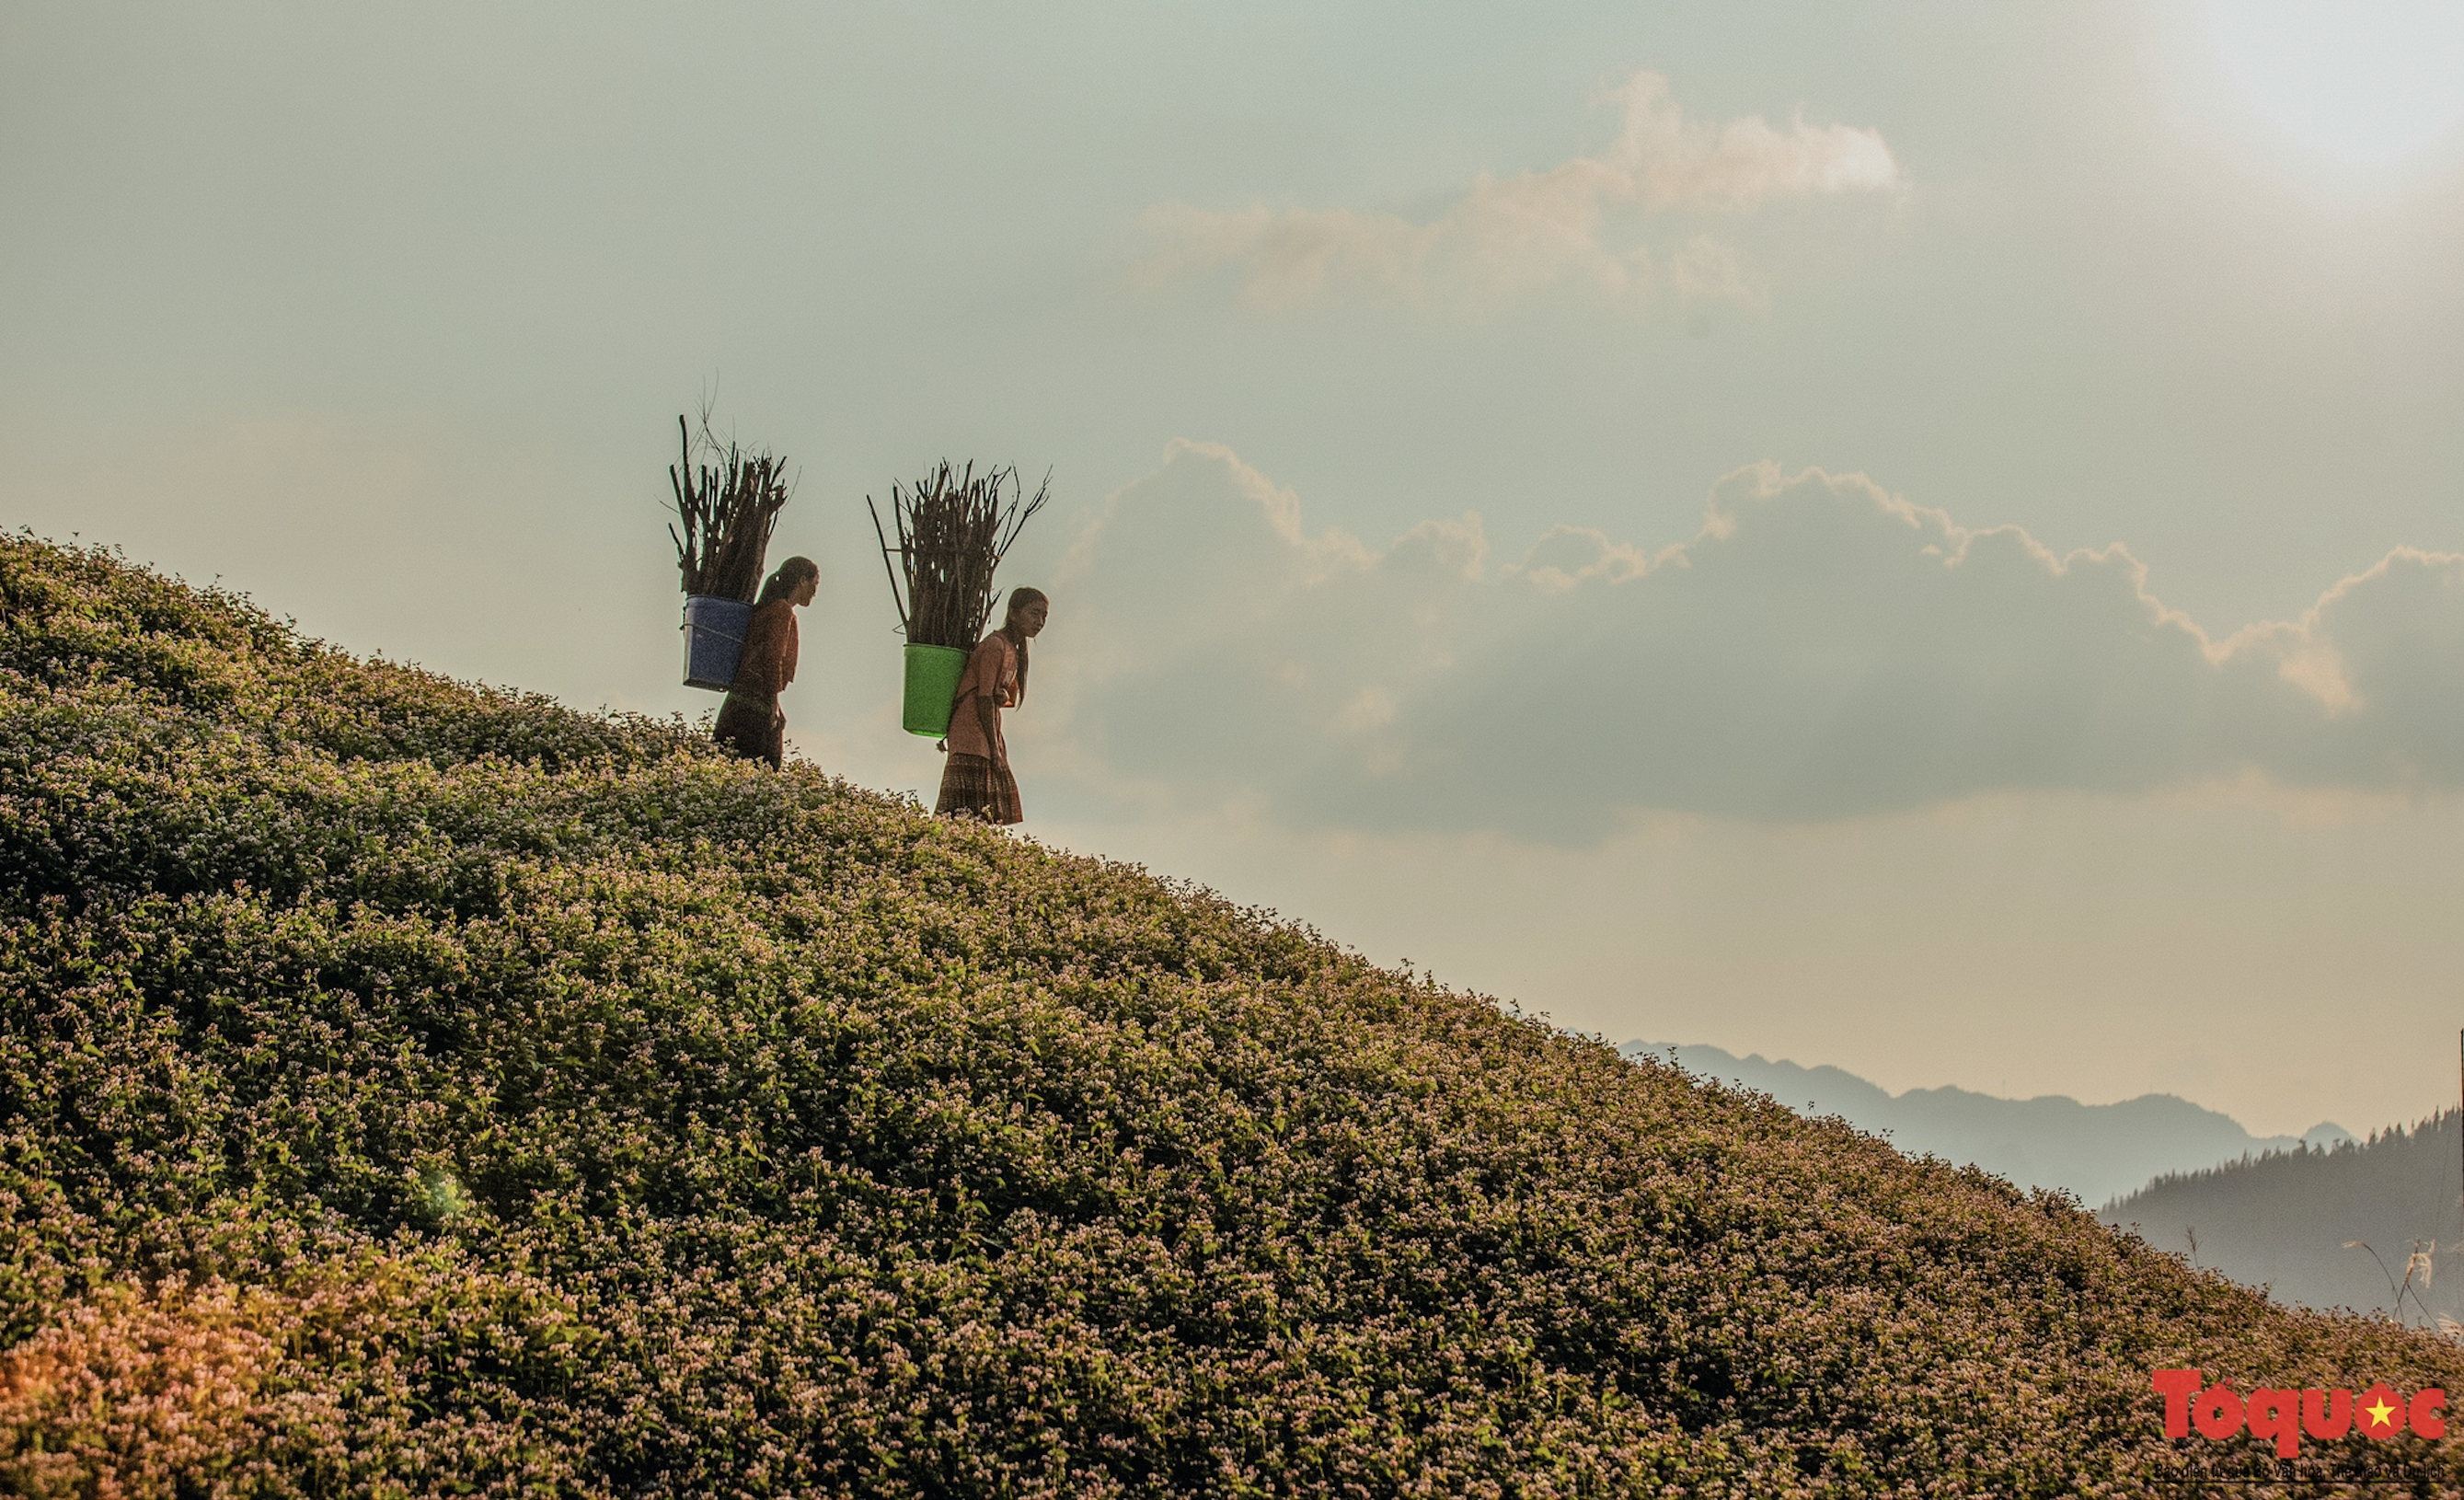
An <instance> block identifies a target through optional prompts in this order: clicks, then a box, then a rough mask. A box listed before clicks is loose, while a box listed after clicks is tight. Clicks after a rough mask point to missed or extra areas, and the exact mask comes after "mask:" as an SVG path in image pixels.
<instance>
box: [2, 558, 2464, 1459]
mask: <svg viewBox="0 0 2464 1500" xmlns="http://www.w3.org/2000/svg"><path fill="white" fill-rule="evenodd" d="M0 608H4V609H5V611H6V618H5V629H4V630H0V866H5V869H6V870H7V871H8V879H7V881H6V883H5V887H0V1016H5V1024H0V1490H5V1491H8V1492H12V1493H19V1494H33V1495H87V1496H100V1495H155V1494H160V1495H169V1494H175V1493H176V1494H184V1495H186V1494H233V1495H239V1494H266V1495H290V1494H298V1495H363V1494H364V1495H406V1494H425V1493H442V1492H454V1493H462V1492H473V1493H494V1494H514V1493H537V1494H551V1493H553V1494H575V1495H609V1496H615V1495H627V1496H629V1495H652V1494H658V1495H668V1494H673V1495H686V1494H693V1495H702V1494H725V1495H770V1494H803V1493H811V1494H855V1495H880V1496H889V1495H913V1496H956V1495H1015V1496H1023V1495H1053V1496H1081V1495H1091V1496H1101V1495H1162V1494H1192V1495H1200V1494H1202V1495H1225V1496H1233V1495H1359V1496H1383V1495H1397V1494H1412V1495H1437V1496H1456V1495H1489V1496H1509V1495H1510V1496H1533V1497H1537V1496H1578V1495H1581V1496H1590V1495H1619V1496H1624V1495H1737V1496H1744V1495H1885V1494H1908V1495H1928V1496H1931V1495H1993V1496H2010V1495H2043V1496H2057V1495H2063V1496H2067V1495H2135V1494H2184V1493H2202V1492H2215V1493H2234V1494H2240V1493H2267V1492H2270V1491H2269V1490H2268V1489H2265V1488H2263V1487H2264V1486H2267V1485H2277V1486H2281V1487H2283V1488H2281V1489H2277V1490H2276V1491H2274V1492H2280V1493H2334V1492H2339V1490H2340V1488H2341V1489H2343V1491H2344V1492H2353V1493H2360V1492H2365V1491H2364V1490H2362V1489H2359V1488H2356V1487H2359V1486H2361V1485H2363V1484H2364V1483H2365V1482H2369V1481H2377V1482H2380V1483H2382V1484H2385V1485H2387V1486H2388V1487H2389V1488H2387V1489H2374V1490H2370V1491H2367V1492H2393V1493H2408V1494H2409V1493H2420V1494H2431V1493H2447V1494H2453V1493H2455V1492H2457V1490H2458V1489H2464V1439H2453V1440H2447V1441H2439V1442H2433V1441H2430V1440H2426V1439H2422V1438H2419V1437H2415V1436H2411V1435H2406V1436H2400V1437H2397V1438H2394V1439H2390V1440H2387V1441H2371V1440H2367V1439H2365V1438H2363V1437H2361V1436H2349V1437H2346V1438H2343V1439H2340V1440H2336V1441H2332V1442H2314V1443H2311V1444H2309V1445H2305V1446H2304V1448H2303V1450H2302V1453H2301V1456H2300V1458H2299V1460H2298V1461H2297V1462H2296V1463H2294V1464H2286V1463H2283V1462H2281V1461H2279V1460H2278V1459H2277V1457H2276V1456H2275V1452H2274V1449H2273V1448H2272V1447H2270V1446H2269V1445H2266V1444H2264V1443H2260V1442H2257V1441H2253V1440H2248V1439H2242V1440H2236V1441H2233V1442H2211V1441H2206V1440H2201V1439H2195V1438H2194V1439H2190V1440H2167V1438H2166V1437H2165V1436H2164V1433H2163V1422H2164V1400H2163V1398H2162V1397H2161V1396H2159V1395H2158V1394H2157V1393H2155V1392H2154V1391H2153V1390H2152V1389H2151V1388H2150V1384H2149V1379H2150V1372H2151V1371H2152V1370H2155V1369H2159V1368H2169V1367H2196V1368H2198V1369H2200V1370H2203V1371H2204V1372H2206V1376H2207V1378H2208V1379H2222V1380H2227V1381H2231V1382H2233V1383H2235V1384H2237V1385H2238V1386H2239V1387H2240V1388H2241V1389H2243V1390H2245V1391H2247V1390H2248V1389H2250V1388H2251V1387H2252V1386H2253V1385H2257V1384H2268V1385H2277V1386H2291V1387H2299V1386H2319V1387H2338V1386H2342V1387H2349V1388H2352V1389H2357V1390H2358V1389H2361V1388H2362V1387H2364V1386H2365V1385H2368V1384H2370V1383H2372V1382H2374V1381H2385V1382H2387V1383H2389V1384H2390V1385H2392V1386H2394V1387H2397V1388H2399V1389H2402V1390H2414V1389H2418V1388H2421V1387H2425V1386H2440V1387H2443V1388H2445V1389H2448V1390H2453V1391H2464V1351H2460V1350H2459V1349H2458V1348H2457V1347H2456V1346H2454V1345H2453V1344H2451V1343H2449V1342H2446V1341H2444V1340H2442V1339H2440V1338H2438V1337H2436V1336H2434V1335H2429V1334H2424V1333H2420V1332H2414V1331H2408V1330H2404V1329H2400V1328H2398V1327H2396V1326H2394V1325H2392V1324H2390V1323H2387V1322H2385V1321H2381V1320H2373V1319H2368V1318H2365V1317H2360V1316H2353V1315H2339V1316H2322V1315H2316V1314H2310V1313H2298V1312H2292V1311H2288V1310H2286V1309H2284V1308H2281V1307H2278V1306H2276V1305H2273V1304H2271V1303H2269V1302H2267V1301H2266V1300H2264V1299H2263V1298H2261V1297H2260V1296H2258V1295H2256V1294H2255V1293H2252V1292H2249V1291H2245V1290H2238V1289H2236V1288H2233V1287H2232V1286H2230V1285H2228V1284H2227V1283H2225V1282H2223V1281H2222V1280H2220V1279H2218V1278H2216V1277H2214V1276H2213V1275H2211V1274H2206V1273H2202V1272H2199V1271H2196V1270H2193V1269H2191V1268H2188V1267H2187V1266H2185V1265H2184V1264H2183V1263H2182V1261H2180V1260H2179V1259H2178V1258H2175V1257H2173V1256H2170V1255H2167V1254H2164V1253H2160V1252H2158V1251H2156V1250H2154V1249H2151V1248H2149V1247H2147V1246H2145V1245H2142V1244H2140V1243H2138V1242H2137V1241H2135V1240H2132V1239H2129V1238H2126V1237H2119V1236H2116V1235H2115V1234H2113V1233H2110V1232H2108V1231H2107V1230H2105V1229H2104V1228H2102V1227H2101V1226H2100V1225H2099V1224H2097V1223H2096V1222H2095V1220H2094V1219H2093V1218H2092V1217H2091V1216H2090V1215H2089V1214H2087V1213H2086V1212H2084V1211H2082V1210H2081V1209H2080V1208H2079V1206H2078V1205H2077V1204H2076V1203H2075V1202H2070V1201H2067V1200H2065V1199H2061V1198H2057V1197H2044V1196H2030V1195H2028V1194H2025V1193H2021V1192H2018V1191H2016V1190H2014V1189H2013V1188H2012V1187H2011V1186H2009V1185H2008V1184H2007V1183H2004V1182H2002V1181H2000V1180H1995V1179H1992V1178H1990V1177H1987V1176H1984V1175H1982V1174H1979V1173H1976V1172H1973V1171H1954V1170H1951V1169H1949V1168H1947V1167H1946V1166H1944V1165H1942V1164H1940V1163H1939V1162H1934V1161H1925V1160H1910V1159H1907V1158H1903V1157H1902V1156H1900V1155H1899V1154H1898V1153H1896V1152H1895V1151H1893V1150H1892V1149H1891V1148H1890V1146H1889V1145H1888V1144H1886V1143H1885V1142H1882V1141H1881V1140H1877V1139H1875V1138H1872V1137H1869V1136H1860V1135H1859V1134H1857V1133H1855V1132H1853V1131H1851V1130H1849V1129H1848V1128H1847V1127H1846V1126H1844V1125H1843V1124H1841V1123H1839V1122H1837V1121H1836V1120H1831V1121H1825V1120H1807V1119H1801V1118H1799V1117H1797V1116H1796V1115H1794V1114H1791V1113H1790V1112H1788V1111H1787V1110H1784V1109H1782V1108H1780V1107H1778V1106H1777V1105H1776V1104H1774V1103H1772V1102H1771V1100H1769V1099H1767V1098H1763V1097H1760V1096H1756V1095H1749V1094H1741V1093H1736V1092H1727V1091H1723V1090H1720V1089H1717V1088H1712V1087H1707V1086H1705V1085H1703V1084H1701V1083H1698V1082H1697V1081H1695V1080H1693V1079H1691V1078H1689V1077H1687V1076H1685V1075H1684V1074H1683V1073H1681V1072H1679V1071H1677V1070H1672V1069H1669V1068H1664V1067H1661V1066H1655V1065H1651V1064H1648V1063H1644V1064H1629V1063H1627V1062H1624V1061H1621V1060H1620V1059H1619V1058H1618V1057H1617V1055H1616V1053H1615V1052H1614V1051H1613V1050H1612V1049H1611V1048H1608V1047H1605V1046H1602V1045H1598V1044H1596V1043H1594V1042H1590V1041H1586V1040H1582V1039H1578V1038H1573V1037H1569V1036H1565V1035H1562V1034H1559V1033H1557V1032H1556V1031H1554V1030H1552V1029H1551V1027H1549V1026H1546V1025H1544V1024H1541V1023H1540V1022H1537V1021H1535V1020H1532V1019H1529V1018H1524V1017H1520V1016H1518V1015H1517V1014H1515V1013H1514V1012H1513V1011H1512V1010H1511V1009H1510V1007H1502V1006H1501V1005H1500V1004H1497V1003H1495V1002H1492V1001H1490V1000H1488V999H1485V998H1483V997H1480V996H1476V995H1468V994H1463V993H1458V992H1455V991H1451V990H1447V989H1444V988H1441V987H1438V986H1436V985H1434V984H1432V983H1431V982H1427V981H1424V980H1420V979H1417V978H1415V977H1414V976H1412V975H1409V974H1405V973H1400V972H1396V971H1391V970H1385V969H1380V968H1377V967H1375V966H1373V965H1371V964H1369V963H1367V962H1365V961H1364V960H1361V959H1360V958H1358V957H1357V956H1355V955H1353V954H1352V953H1350V952H1348V951H1346V950H1345V949H1343V948H1341V947H1339V946H1337V945H1335V944H1333V943H1331V942H1329V941H1327V940H1325V939H1324V938H1322V937H1319V936H1318V935H1316V934H1315V933H1314V932H1312V931H1310V930H1309V929H1307V928H1305V927H1301V926H1296V925H1293V924H1291V923H1289V922H1287V921H1284V920H1281V919H1278V918H1275V917H1273V916H1271V915H1268V914H1265V913H1261V912H1257V911H1251V910H1243V909H1240V908H1237V907H1234V906H1231V905H1228V904H1226V903H1224V902H1222V901H1221V900H1219V899H1217V898H1215V897H1213V896H1211V895H1209V894H1208V893H1205V892H1203V891H1199V890H1193V889H1190V888H1188V887H1185V886H1178V885H1175V884H1173V883H1171V882H1169V881H1165V880H1160V879H1157V878H1155V877H1154V876H1152V875H1150V874H1148V873H1146V872H1145V871H1140V870H1137V869H1133V868H1128V867H1124V866H1120V865H1114V864H1108V863H1104V862H1101V861H1098V860H1092V859H1086V858H1076V857H1065V856H1062V855H1059V854H1056V853H1054V852H1051V851H1049V850H1046V849H1041V848H1038V847H1037V846H1036V845H1034V844H1032V843H1029V842H1023V841H1021V840H1018V839H1015V838H1013V837H1010V836H1008V835H1005V834H1001V833H997V832H991V831H986V830H983V829H981V828H977V827H965V826H957V825H953V824H950V823H947V822H937V821H935V820H933V819H931V818H928V817H925V816H923V815H922V814H921V813H920V812H919V811H918V810H917V808H916V807H915V806H914V805H913V804H912V803H910V802H907V801H904V800H901V799H896V798H892V797H889V796H886V795H883V794H880V793H876V792H870V791H867V790H865V789H862V788H860V787H855V786H851V785H848V784H847V783H843V782H840V781H836V780H833V779H832V778H830V777H828V776H827V775H825V774H823V773H822V772H821V771H819V770H816V769H814V768H813V767H811V766H808V765H796V766H791V767H790V768H789V770H788V771H787V772H785V773H784V774H773V773H771V772H769V771H767V770H765V769H762V768H759V767H754V766H749V765H747V764H745V763H743V762H738V761H729V760H725V759H722V758H720V757H719V756H718V755H716V754H715V753H714V752H713V751H712V750H711V749H710V748H708V747H707V746H706V745H705V744H704V743H703V742H702V741H701V740H700V739H697V738H696V737H695V736H694V735H693V734H692V733H691V732H689V731H688V730H687V729H686V728H685V727H683V726H681V725H679V724H675V723H660V722H651V721H643V720H634V719H627V718H622V717H594V716H590V715H585V714H579V713H575V712H572V711H569V710H567V709H564V708H561V707H559V706H558V705H556V704H555V703H553V702H550V701H547V700H544V699H540V698H537V697H531V696H525V695H519V694H516V693H509V692H503V691H498V690H494V689H486V688H474V687H470V686H466V685H462V684H457V683H454V682H451V681H448V680H445V679H443V678H440V677H437V676H434V675H431V674H429V673H422V672H418V671H413V670H409V669H407V668H403V667H399V666H392V665H386V664H383V663H374V662H362V661H358V660H354V659H352V658H350V657H348V656H346V655H343V654H341V653H340V652H338V651H334V650H332V649H330V648H326V647H323V646H320V645H319V644H317V643H315V642H313V641H310V640H307V639H305V638H303V637H302V636H300V635H299V634H297V633H296V632H295V631H293V630H292V629H288V628H286V627H284V626H282V625H280V624H277V623H276V622H275V621H274V620H272V619H271V618H269V617H268V616H267V615H265V614H264V613H262V612H260V611H259V610H258V609H256V608H255V607H252V606H250V605H249V604H247V603H246V602H245V601H242V600H238V599H235V598H232V597H230V596H227V595H221V594H217V593H212V592H200V591H196V590H192V589H189V588H187V587H185V586H182V585H178V584H175V583H173V582H170V581H167V580H165V579H163V578H160V577H158V576H155V575H153V574H150V573H148V572H145V571H143V570H142V569H139V568H136V567H133V566H130V565H128V564H126V563H124V562H120V561H118V560H117V559H116V558H114V557H113V556H111V555H109V554H105V553H99V552H94V551H77V550H69V549H62V548H59V547H55V546H53V545H50V544H48V543H44V542H40V541H37V540H32V539H27V538H19V539H15V540H7V541H6V542H5V543H0ZM2228 1480H2245V1481H2256V1482H2259V1485H2260V1486H2261V1487H2262V1488H2255V1489H2254V1488H2227V1487H2226V1485H2225V1482H2226V1481H2228Z"/></svg>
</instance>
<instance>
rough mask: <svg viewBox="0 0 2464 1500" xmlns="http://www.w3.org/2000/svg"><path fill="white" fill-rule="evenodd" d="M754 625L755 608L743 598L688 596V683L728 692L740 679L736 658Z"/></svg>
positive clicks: (705, 595) (684, 628)
mask: <svg viewBox="0 0 2464 1500" xmlns="http://www.w3.org/2000/svg"><path fill="white" fill-rule="evenodd" d="M752 625H753V607H752V606H751V605H748V604H746V603H745V602H744V601H742V600H740V599H719V598H716V597H714V596H713V595H710V594H687V595H686V596H685V622H684V624H683V626H682V627H680V629H683V631H684V632H685V686H686V687H689V688H708V689H710V691H712V692H713V693H724V692H726V691H727V689H728V685H729V684H731V683H733V682H734V681H735V680H736V660H737V657H739V656H741V655H743V654H744V634H745V631H746V630H748V629H751V628H752Z"/></svg>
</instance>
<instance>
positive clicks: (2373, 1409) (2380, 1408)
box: [2362, 1396, 2395, 1427]
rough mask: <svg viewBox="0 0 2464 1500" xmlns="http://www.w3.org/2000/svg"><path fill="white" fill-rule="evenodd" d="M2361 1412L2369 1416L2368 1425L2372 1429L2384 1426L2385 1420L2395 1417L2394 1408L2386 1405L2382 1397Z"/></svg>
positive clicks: (2385, 1400) (2385, 1399)
mask: <svg viewBox="0 0 2464 1500" xmlns="http://www.w3.org/2000/svg"><path fill="white" fill-rule="evenodd" d="M2362 1410H2364V1411H2365V1412H2368V1413H2369V1414H2370V1425H2371V1426H2373V1427H2384V1426H2386V1425H2387V1419H2388V1418H2390V1417H2393V1416H2394V1415H2395V1408H2394V1407H2392V1406H2390V1405H2388V1404H2387V1398H2386V1397H2384V1396H2382V1397H2380V1398H2379V1399H2378V1400H2377V1401H2372V1402H2371V1403H2370V1404H2369V1405H2367V1406H2365V1407H2363V1408H2362Z"/></svg>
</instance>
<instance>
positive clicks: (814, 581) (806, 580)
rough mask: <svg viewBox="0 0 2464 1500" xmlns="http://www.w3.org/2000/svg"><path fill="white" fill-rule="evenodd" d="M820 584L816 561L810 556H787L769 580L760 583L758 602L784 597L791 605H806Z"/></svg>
mask: <svg viewBox="0 0 2464 1500" xmlns="http://www.w3.org/2000/svg"><path fill="white" fill-rule="evenodd" d="M821 586H822V570H821V566H820V565H819V564H818V563H816V562H814V561H813V560H812V559H811V558H789V559H788V560H787V561H786V562H781V563H780V564H779V570H778V571H777V572H775V573H772V574H771V575H770V582H768V583H766V584H764V585H761V600H760V602H761V603H763V604H765V605H766V604H768V603H770V602H771V601H772V600H774V599H784V600H785V601H787V602H788V603H789V604H791V605H808V604H811V603H812V602H813V595H814V594H815V593H816V592H818V591H819V590H820V588H821Z"/></svg>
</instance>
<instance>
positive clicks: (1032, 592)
mask: <svg viewBox="0 0 2464 1500" xmlns="http://www.w3.org/2000/svg"><path fill="white" fill-rule="evenodd" d="M1029 605H1042V606H1044V607H1045V608H1047V609H1049V608H1051V607H1052V601H1051V600H1049V599H1046V598H1045V596H1044V590H1043V589H1041V588H1028V587H1026V586H1025V585H1020V586H1019V587H1016V588H1013V589H1011V590H1010V591H1009V611H1008V612H1007V613H1006V614H1003V615H1002V616H1001V630H1000V633H1001V634H1002V635H1006V636H1009V643H1010V644H1011V645H1012V646H1015V647H1017V648H1018V700H1019V702H1021V703H1023V702H1025V701H1026V637H1025V636H1023V635H1019V634H1015V633H1013V632H1012V631H1011V629H1010V627H1011V626H1013V625H1015V624H1017V623H1018V612H1019V611H1020V610H1021V609H1023V608H1025V607H1027V606H1029Z"/></svg>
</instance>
